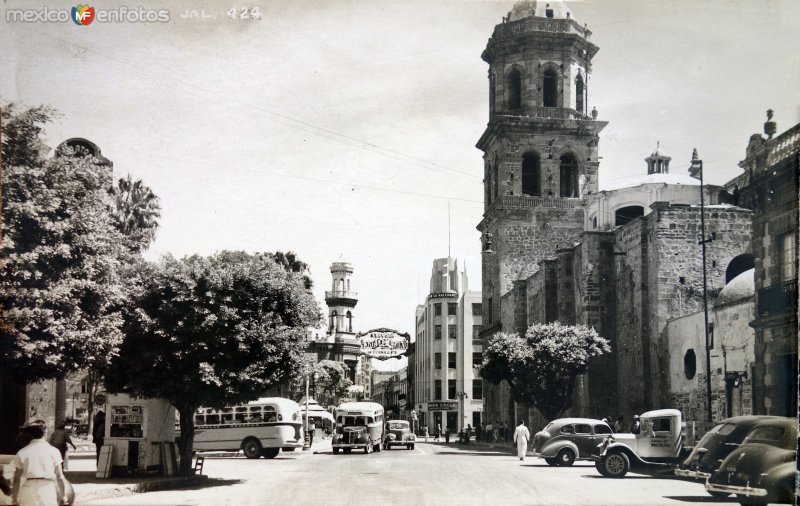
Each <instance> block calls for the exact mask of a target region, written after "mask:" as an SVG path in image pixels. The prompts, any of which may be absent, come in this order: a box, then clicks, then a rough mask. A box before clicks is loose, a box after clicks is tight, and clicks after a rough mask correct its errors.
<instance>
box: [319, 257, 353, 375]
mask: <svg viewBox="0 0 800 506" xmlns="http://www.w3.org/2000/svg"><path fill="white" fill-rule="evenodd" d="M352 275H353V266H352V265H351V264H349V263H347V262H333V263H332V264H331V277H332V278H333V279H332V283H331V290H330V291H325V304H327V305H328V335H329V336H332V337H333V338H334V357H335V358H334V359H335V360H339V361H341V362H344V363H345V364H347V366H348V367H350V376H351V378H350V380H351V381H353V382H355V378H356V369H357V367H358V360H359V355H360V352H361V347H360V345H359V342H358V340H357V339H356V330H355V326H354V323H353V318H354V314H353V313H354V310H355V307H356V304H358V294H357V293H356V292H354V291H352V290H351V289H350V278H351V277H352Z"/></svg>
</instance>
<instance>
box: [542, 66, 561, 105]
mask: <svg viewBox="0 0 800 506" xmlns="http://www.w3.org/2000/svg"><path fill="white" fill-rule="evenodd" d="M542 105H543V106H544V107H558V75H557V74H556V71H555V70H553V69H547V70H545V71H544V79H543V82H542Z"/></svg>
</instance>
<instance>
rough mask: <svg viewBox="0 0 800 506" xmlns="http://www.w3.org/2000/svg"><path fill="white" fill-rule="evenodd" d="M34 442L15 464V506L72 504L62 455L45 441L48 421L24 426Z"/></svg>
mask: <svg viewBox="0 0 800 506" xmlns="http://www.w3.org/2000/svg"><path fill="white" fill-rule="evenodd" d="M22 431H23V432H25V433H26V434H28V435H30V436H31V438H32V439H31V442H30V443H28V445H27V446H25V447H24V448H22V449H21V450H20V451H18V452H17V454H16V455H15V456H14V460H12V461H11V464H10V466H11V469H13V470H14V479H13V480H12V487H11V504H17V505H19V506H58V505H59V504H69V497H67V490H68V484H67V480H66V478H64V471H63V470H62V469H61V464H62V460H61V454H60V453H59V452H58V450H57V449H56V448H55V447H53V446H51V445H50V444H48V443H47V441H45V440H44V434H45V432H46V426H45V422H44V421H42V420H36V421H33V422H30V423H27V424H25V425H23V426H22Z"/></svg>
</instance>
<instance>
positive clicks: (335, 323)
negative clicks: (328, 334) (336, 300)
mask: <svg viewBox="0 0 800 506" xmlns="http://www.w3.org/2000/svg"><path fill="white" fill-rule="evenodd" d="M338 316H339V315H338V314H337V313H336V311H331V321H330V323H329V324H328V329H329V330H331V331H333V330H339V318H338Z"/></svg>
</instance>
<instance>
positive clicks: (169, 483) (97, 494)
mask: <svg viewBox="0 0 800 506" xmlns="http://www.w3.org/2000/svg"><path fill="white" fill-rule="evenodd" d="M207 480H208V476H206V475H198V476H185V477H184V476H181V477H174V478H160V479H154V480H149V481H143V482H140V483H130V484H126V485H119V486H118V487H114V488H107V489H103V490H90V491H86V492H81V491H80V490H78V491H76V501H75V502H76V504H81V503H82V502H91V501H98V500H100V499H110V498H112V497H123V496H127V495H133V494H139V493H144V492H156V491H160V490H174V489H180V488H184V487H191V486H195V485H200V484H202V483H205V482H206V481H207ZM78 486H79V487H80V485H78Z"/></svg>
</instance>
